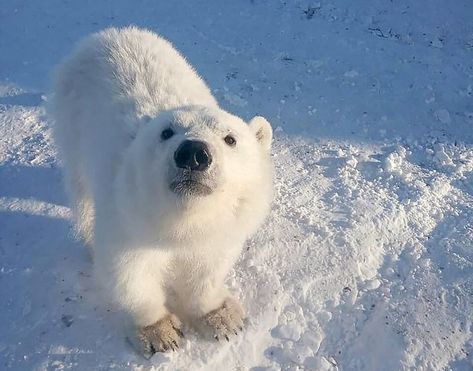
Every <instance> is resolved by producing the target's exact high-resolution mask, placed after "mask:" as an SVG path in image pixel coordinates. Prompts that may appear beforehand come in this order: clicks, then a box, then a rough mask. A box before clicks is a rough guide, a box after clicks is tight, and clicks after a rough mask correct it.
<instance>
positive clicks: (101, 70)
mask: <svg viewBox="0 0 473 371" xmlns="http://www.w3.org/2000/svg"><path fill="white" fill-rule="evenodd" d="M54 92H55V94H56V96H57V98H56V99H61V97H67V96H69V95H73V96H74V99H75V102H76V104H80V102H81V101H83V100H84V101H86V102H84V104H85V105H87V106H88V107H84V108H86V109H90V108H91V106H92V107H93V106H98V107H96V109H97V110H99V111H102V112H103V111H109V110H108V109H107V108H112V110H113V111H115V113H117V110H118V111H119V112H118V113H119V114H125V115H128V116H132V117H133V116H135V115H136V116H137V117H141V116H144V115H148V116H155V115H156V114H157V113H158V112H160V111H162V110H166V109H171V108H175V107H181V106H187V105H204V106H216V105H217V103H216V101H215V99H214V97H213V96H212V94H211V92H210V90H209V89H208V87H207V86H206V84H205V83H204V82H203V81H202V79H201V78H200V77H199V76H198V75H197V73H196V72H195V71H194V70H193V68H192V67H191V66H190V65H189V64H188V63H187V62H186V61H185V59H184V58H183V57H182V56H181V55H180V54H179V53H178V52H177V51H176V50H175V49H174V48H173V46H172V45H171V44H170V43H169V42H168V41H166V40H164V39H163V38H161V37H159V36H158V35H156V34H154V33H152V32H150V31H146V30H140V29H137V28H135V27H127V28H123V29H116V28H110V29H107V30H104V31H102V32H100V33H97V34H94V35H92V36H90V37H89V38H87V39H85V40H84V41H83V42H82V43H80V44H79V46H78V47H77V48H76V50H75V52H74V53H73V54H72V56H71V57H69V58H68V59H67V60H66V61H65V62H64V63H63V65H62V66H60V67H59V69H58V74H57V79H56V84H55V87H54ZM87 98H90V99H87ZM100 106H102V107H100ZM110 106H111V107H110ZM108 113H112V112H108Z"/></svg>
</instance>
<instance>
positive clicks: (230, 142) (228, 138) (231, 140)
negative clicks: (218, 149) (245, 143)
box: [224, 135, 236, 147]
mask: <svg viewBox="0 0 473 371" xmlns="http://www.w3.org/2000/svg"><path fill="white" fill-rule="evenodd" d="M224 140H225V143H227V144H228V145H229V146H230V147H234V146H235V144H236V140H235V138H234V137H233V136H232V135H227V136H226V137H225V138H224Z"/></svg>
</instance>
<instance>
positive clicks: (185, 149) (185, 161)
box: [174, 140, 212, 171]
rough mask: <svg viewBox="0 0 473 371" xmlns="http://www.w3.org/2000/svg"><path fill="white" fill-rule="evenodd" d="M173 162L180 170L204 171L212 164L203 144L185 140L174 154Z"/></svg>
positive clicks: (208, 152) (210, 156) (205, 145)
mask: <svg viewBox="0 0 473 371" xmlns="http://www.w3.org/2000/svg"><path fill="white" fill-rule="evenodd" d="M174 161H175V163H176V166H177V167H179V168H181V169H188V170H193V171H204V170H207V169H208V167H209V166H210V164H211V163H212V155H211V154H210V149H209V147H208V146H207V144H205V143H204V142H201V141H198V140H185V141H184V142H182V143H181V144H180V145H179V147H178V148H177V150H176V152H174Z"/></svg>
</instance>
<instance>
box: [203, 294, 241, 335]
mask: <svg viewBox="0 0 473 371" xmlns="http://www.w3.org/2000/svg"><path fill="white" fill-rule="evenodd" d="M244 317H245V313H244V312H243V309H242V308H241V306H240V304H238V303H237V302H236V301H235V300H233V299H231V298H227V299H225V301H224V302H223V304H222V306H221V307H219V308H217V309H215V310H213V311H211V312H210V313H207V314H206V315H205V316H204V318H203V320H204V323H205V324H206V325H207V328H209V329H210V332H211V335H212V336H213V337H214V338H215V339H217V340H221V339H226V340H227V341H229V337H230V336H231V335H237V334H238V331H241V330H243V318H244Z"/></svg>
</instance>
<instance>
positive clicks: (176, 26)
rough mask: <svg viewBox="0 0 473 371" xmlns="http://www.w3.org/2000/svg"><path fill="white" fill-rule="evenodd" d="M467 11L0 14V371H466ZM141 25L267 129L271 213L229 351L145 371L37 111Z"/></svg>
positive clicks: (373, 8) (169, 9) (248, 271)
mask: <svg viewBox="0 0 473 371" xmlns="http://www.w3.org/2000/svg"><path fill="white" fill-rule="evenodd" d="M472 14H473V5H472V4H471V2H470V1H467V0H458V1H455V2H448V1H445V0H432V1H429V2H420V1H419V2H412V1H407V0H400V1H396V2H392V1H388V0H380V1H377V2H372V1H367V0H362V1H357V2H356V5H355V4H354V3H353V2H352V1H348V0H345V1H343V0H339V1H335V0H327V1H319V2H307V1H299V0H295V1H291V2H284V1H272V2H265V1H231V2H230V1H226V2H221V1H217V0H209V1H198V2H187V1H181V0H177V1H172V2H150V1H140V2H126V1H123V0H119V1H112V0H108V1H101V2H92V1H88V2H71V1H63V0H51V1H49V2H48V4H47V6H45V5H44V4H42V3H41V2H35V1H31V0H29V1H28V0H27V1H22V2H18V1H13V0H7V1H4V2H3V3H2V5H1V7H0V50H2V52H1V53H0V257H1V258H0V283H1V284H0V297H1V298H2V303H3V304H2V306H1V309H0V323H1V324H2V330H1V331H0V368H2V369H14V370H25V369H39V370H47V369H71V368H72V369H81V370H92V369H109V368H113V369H136V370H143V369H149V368H154V369H157V370H160V369H183V370H188V369H190V370H198V369H206V370H208V369H210V370H212V369H215V370H220V369H222V368H223V367H229V366H231V367H232V368H233V369H241V370H246V369H250V368H254V369H255V370H278V369H286V370H297V369H309V370H398V369H416V370H432V369H452V370H471V369H472V368H473V353H472V352H473V336H472V318H473V302H472V295H473V248H472V246H473V130H472V125H473V114H472V111H473V108H472V107H473V58H472V53H473V23H472V22H471V15H472ZM130 23H133V24H136V25H138V26H143V27H149V28H151V29H153V30H155V31H157V32H159V33H161V34H162V35H164V36H165V37H167V38H168V39H169V40H171V41H172V42H173V43H174V44H175V46H176V47H177V48H178V49H180V50H181V51H182V52H183V54H184V55H185V56H186V57H187V58H188V60H189V61H190V62H191V63H192V64H193V65H194V66H195V67H196V69H197V71H199V72H200V73H201V74H202V75H203V76H204V78H205V79H206V81H207V82H208V83H209V85H210V86H211V87H212V89H213V91H214V93H215V95H216V97H217V98H218V100H219V102H220V103H221V105H222V106H223V107H224V108H226V109H228V110H230V111H232V112H234V113H236V114H239V115H241V116H242V117H244V118H246V119H249V118H251V117H252V115H254V114H261V115H264V116H265V117H267V118H268V119H269V121H270V122H271V123H272V124H273V127H274V128H277V129H276V130H275V142H274V149H273V156H274V161H275V164H276V198H275V201H274V205H273V208H272V213H271V216H270V218H269V219H268V221H267V222H266V224H265V225H264V227H263V228H262V229H261V230H260V231H259V233H258V234H257V235H256V236H255V237H254V238H253V239H252V240H251V241H249V242H248V244H247V249H245V251H244V253H243V254H242V256H241V259H240V261H239V262H238V264H237V266H236V267H235V269H234V270H233V271H232V273H231V275H230V276H229V277H228V284H229V286H230V287H231V289H232V291H233V292H234V293H235V294H236V296H238V297H239V298H240V299H241V301H242V303H243V304H244V306H245V307H246V310H247V313H248V321H247V324H246V329H245V331H244V332H243V334H241V336H239V337H235V338H233V339H231V340H230V342H229V343H226V342H225V343H211V342H206V341H204V340H202V339H201V338H200V337H199V336H198V335H197V334H196V333H195V332H194V330H192V329H186V330H187V331H186V333H187V336H186V342H185V344H184V346H183V347H182V348H181V349H180V350H179V351H178V352H176V353H170V354H157V355H155V356H154V357H152V358H151V359H150V360H146V359H144V358H142V357H141V356H139V355H137V354H136V353H134V352H133V350H132V349H131V348H130V347H129V345H128V344H127V343H126V342H125V340H124V334H123V329H122V327H121V324H122V321H121V317H120V314H119V313H116V312H115V310H114V308H113V307H111V306H110V305H109V304H108V303H105V302H103V300H101V299H102V295H101V293H100V288H99V287H96V285H95V281H94V279H93V277H92V272H93V265H92V263H91V262H90V260H89V258H88V255H87V251H86V250H85V248H84V247H83V246H81V245H80V244H79V243H78V242H75V241H74V240H73V239H72V237H71V229H70V226H69V219H70V213H69V209H68V207H67V203H66V200H65V196H64V194H63V191H62V184H61V176H60V171H59V169H58V165H57V159H56V155H55V151H54V147H53V145H52V143H51V135H50V124H49V122H48V120H47V118H46V117H45V115H44V110H43V108H42V100H43V96H44V95H45V94H46V93H47V84H48V79H49V77H48V74H49V71H50V70H51V68H52V67H53V66H54V64H55V63H57V62H58V61H59V60H60V58H61V57H62V56H64V55H65V54H66V53H67V52H68V51H69V50H70V49H71V47H72V43H74V42H75V41H77V40H78V39H80V38H81V37H83V36H85V35H87V34H89V33H90V32H93V31H96V30H100V29H102V28H104V27H106V26H109V25H115V26H120V25H127V24H130Z"/></svg>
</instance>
